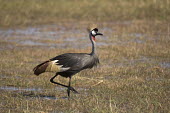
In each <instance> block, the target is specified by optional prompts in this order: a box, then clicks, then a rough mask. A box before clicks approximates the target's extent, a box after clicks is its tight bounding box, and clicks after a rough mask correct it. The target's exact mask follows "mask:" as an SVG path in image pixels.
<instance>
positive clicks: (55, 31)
mask: <svg viewBox="0 0 170 113" xmlns="http://www.w3.org/2000/svg"><path fill="white" fill-rule="evenodd" d="M100 32H102V33H103V34H104V35H103V36H102V38H101V37H98V38H99V39H100V42H97V45H98V46H105V45H112V44H113V45H117V44H118V45H119V44H126V43H128V42H136V43H143V42H144V41H143V40H141V39H140V37H144V36H145V35H144V34H140V33H133V34H127V35H126V36H124V37H129V36H130V37H132V36H133V37H136V38H135V39H134V38H133V39H129V41H124V40H121V41H120V42H119V41H118V42H115V43H110V42H108V41H107V42H106V40H108V39H109V37H112V36H113V34H114V32H115V31H114V30H113V29H112V28H109V27H104V28H101V29H100ZM0 39H3V40H5V41H10V42H16V43H18V44H21V45H29V46H51V47H57V48H58V47H59V48H66V47H69V48H71V47H72V48H79V47H80V48H86V47H87V46H91V43H89V42H90V41H89V39H88V32H87V31H86V29H85V28H82V29H80V28H76V27H73V28H70V29H69V30H68V28H67V27H64V26H61V25H44V26H38V27H27V28H23V29H3V30H2V29H1V30H0ZM40 40H51V41H53V40H62V41H63V42H62V43H61V44H58V43H57V44H55V43H49V42H39V41H40ZM81 41H83V42H81ZM74 42H80V43H76V44H73V43H74ZM67 45H70V46H67Z"/></svg>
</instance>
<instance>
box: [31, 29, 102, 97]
mask: <svg viewBox="0 0 170 113" xmlns="http://www.w3.org/2000/svg"><path fill="white" fill-rule="evenodd" d="M97 35H102V34H101V33H98V29H97V28H95V29H93V30H92V31H90V34H89V38H90V40H91V42H92V51H91V53H89V54H88V53H65V54H62V55H59V56H56V57H54V58H51V59H50V60H48V61H45V62H43V63H41V64H39V65H37V66H36V67H35V68H34V69H33V71H34V74H35V75H39V74H41V73H44V72H56V75H55V76H54V77H52V78H51V79H50V81H51V82H52V83H54V84H58V85H61V86H64V87H67V88H68V90H67V91H68V97H69V96H70V90H71V91H73V92H75V93H78V92H77V91H76V90H75V89H74V88H73V87H71V86H70V84H71V77H72V76H73V75H75V74H76V73H78V72H80V71H81V70H84V69H88V68H92V67H94V66H97V64H98V63H99V59H98V57H97V54H96V43H95V36H97ZM58 75H61V76H63V77H69V85H68V86H66V85H63V84H60V83H58V82H55V81H54V78H55V77H56V76H58Z"/></svg>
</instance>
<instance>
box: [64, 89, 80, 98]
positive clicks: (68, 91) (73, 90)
mask: <svg viewBox="0 0 170 113" xmlns="http://www.w3.org/2000/svg"><path fill="white" fill-rule="evenodd" d="M70 90H71V91H72V92H73V93H76V94H79V92H78V91H76V90H75V89H74V88H73V87H68V89H67V94H68V97H70Z"/></svg>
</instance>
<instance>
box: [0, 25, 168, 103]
mask: <svg viewBox="0 0 170 113" xmlns="http://www.w3.org/2000/svg"><path fill="white" fill-rule="evenodd" d="M125 24H127V23H125ZM128 24H130V23H128ZM99 31H101V32H102V33H103V34H104V36H103V37H98V39H97V40H99V41H98V42H97V46H99V47H102V46H107V45H124V44H127V43H129V42H134V43H145V42H146V41H147V40H152V38H151V37H149V36H148V35H147V34H142V33H130V34H126V35H122V36H121V37H120V40H119V39H118V40H115V41H111V40H110V39H109V37H113V36H114V37H119V35H117V34H116V33H115V30H114V29H113V28H111V27H110V28H109V27H107V28H106V27H104V28H101V29H100V30H99ZM114 33H115V34H114ZM126 37H131V38H128V39H126ZM124 38H125V39H124ZM0 40H1V41H6V42H12V43H15V44H16V45H22V46H27V47H32V46H39V47H49V48H56V49H57V48H80V49H81V48H87V47H89V46H91V43H90V41H89V39H88V33H87V30H86V29H85V28H81V29H80V28H79V27H77V26H74V27H70V28H68V27H65V26H61V25H44V26H37V27H27V28H21V29H18V28H13V29H0ZM8 46H9V47H8V48H17V46H12V45H8ZM0 50H2V51H3V50H5V48H0ZM153 59H154V58H152V57H147V56H140V57H139V58H138V59H132V60H129V59H126V58H125V59H124V60H123V61H122V62H119V63H112V65H108V66H111V67H123V66H127V65H135V64H136V63H139V62H152V61H153ZM153 63H154V62H153ZM158 65H159V66H160V67H162V68H170V62H166V61H160V62H159V63H158ZM0 77H1V78H5V76H0ZM108 78H109V77H106V78H105V79H108ZM109 79H110V78H109ZM146 79H147V80H152V79H151V78H146ZM158 80H162V78H160V79H158ZM0 90H6V91H17V92H22V91H38V92H41V91H44V90H66V89H65V88H58V87H56V88H55V89H41V88H38V89H36V88H19V87H12V86H1V87H0ZM78 90H83V91H86V90H87V89H83V88H82V89H78ZM34 97H36V96H34ZM38 98H42V99H52V100H56V99H58V98H57V97H55V96H43V95H42V96H39V97H38ZM62 98H65V97H62Z"/></svg>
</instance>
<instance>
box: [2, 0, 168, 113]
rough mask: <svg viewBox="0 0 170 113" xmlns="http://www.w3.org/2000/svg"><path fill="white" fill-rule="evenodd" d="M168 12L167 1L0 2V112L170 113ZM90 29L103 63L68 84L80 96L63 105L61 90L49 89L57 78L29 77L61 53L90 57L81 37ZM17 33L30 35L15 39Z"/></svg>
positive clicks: (54, 87)
mask: <svg viewBox="0 0 170 113" xmlns="http://www.w3.org/2000/svg"><path fill="white" fill-rule="evenodd" d="M169 6H170V2H169V1H168V0H159V1H158V0H126V1H120V0H93V1H90V0H82V1H78V0H72V1H68V0H57V1H56V0H48V1H47V0H41V1H40V0H29V1H28V0H12V1H9V0H0V25H1V26H0V27H1V28H2V29H1V30H0V92H1V93H0V111H1V112H2V113H7V112H9V113H11V112H12V113H16V112H19V113H20V112H24V113H47V112H52V113H53V112H54V113H55V112H64V113H71V112H87V113H96V112H97V113H98V112H99V113H107V112H108V113H111V112H113V113H124V112H127V113H169V111H170V109H169V105H170V101H169V98H170V96H169V95H170V92H169V91H170V89H169V84H170V77H169V75H170V70H169V68H170V59H169V58H170V49H169V48H170V44H169V43H170V23H169V20H170V16H169V15H170V8H169ZM45 24H46V25H45ZM89 24H97V25H98V27H99V31H101V32H102V33H103V34H104V37H101V38H97V42H98V48H97V49H98V55H99V58H100V62H101V63H100V66H99V67H97V68H94V69H91V70H84V71H82V72H80V73H79V74H77V75H75V76H74V77H73V80H72V86H73V87H74V88H75V89H77V90H78V91H79V92H80V94H78V95H76V94H73V93H71V99H70V100H68V99H67V98H65V97H66V96H67V95H66V89H62V88H61V87H59V86H56V85H54V84H51V83H50V82H49V80H50V78H51V77H52V76H53V75H54V73H46V74H43V75H40V76H35V75H34V74H33V71H32V69H33V68H34V67H35V66H36V65H37V64H39V63H40V62H42V61H45V60H47V59H49V58H52V57H54V56H56V55H59V54H62V53H67V52H89V51H90V50H91V48H90V47H89V45H88V46H87V44H88V43H89V41H88V40H87V41H86V39H85V38H84V37H87V36H88V35H84V34H82V33H86V28H87V27H88V26H89ZM27 26H29V28H28V27H27ZM51 26H52V27H51ZM32 27H33V28H35V29H36V30H35V31H34V32H36V33H37V31H38V32H39V34H36V35H32V34H31V33H30V32H32V29H31V30H28V29H30V28H32ZM12 28H15V29H12ZM37 28H40V30H39V29H37ZM6 30H9V32H8V33H7V34H4V32H3V31H6ZM12 30H14V33H12V34H10V31H12ZM17 30H22V32H23V31H24V30H25V31H27V34H26V35H23V34H22V33H21V34H19V35H17V36H16V34H15V32H16V31H17ZM55 32H56V34H55ZM62 32H64V33H62ZM50 33H52V34H53V33H54V34H53V35H51V34H50ZM30 34H31V35H30ZM42 35H43V36H42ZM72 37H74V38H72ZM81 37H82V38H81ZM80 38H81V39H80ZM69 39H71V40H69ZM72 39H73V41H72ZM27 41H29V43H30V45H29V44H28V42H27ZM74 41H75V42H78V43H76V44H75V42H74ZM24 42H25V43H24ZM32 42H33V45H31V44H32ZM38 44H40V45H38ZM41 44H42V45H41ZM55 80H56V81H59V82H61V83H64V84H67V83H68V80H67V79H66V78H62V77H57V78H56V79H55Z"/></svg>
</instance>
